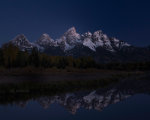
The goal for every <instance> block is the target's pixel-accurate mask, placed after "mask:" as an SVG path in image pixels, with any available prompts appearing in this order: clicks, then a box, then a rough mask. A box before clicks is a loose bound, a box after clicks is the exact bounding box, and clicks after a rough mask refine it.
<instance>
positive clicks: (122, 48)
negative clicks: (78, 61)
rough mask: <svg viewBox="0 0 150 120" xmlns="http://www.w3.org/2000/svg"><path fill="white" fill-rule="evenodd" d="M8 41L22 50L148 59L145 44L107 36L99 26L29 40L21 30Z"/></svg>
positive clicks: (108, 58) (109, 59) (102, 58)
mask: <svg viewBox="0 0 150 120" xmlns="http://www.w3.org/2000/svg"><path fill="white" fill-rule="evenodd" d="M10 42H11V43H12V44H14V45H15V46H18V47H19V48H20V49H21V50H23V51H24V50H32V49H33V48H37V49H38V50H39V51H42V52H45V53H47V54H49V55H59V56H73V57H83V56H91V57H93V58H94V59H95V60H96V61H97V62H116V61H120V62H121V61H145V60H150V49H149V48H148V47H147V48H139V47H134V46H132V45H130V44H128V43H126V42H124V41H121V40H118V39H117V38H113V37H108V36H107V35H106V34H104V33H103V32H102V31H101V30H99V31H96V32H94V33H91V32H86V33H84V34H79V33H77V32H76V29H75V28H74V27H72V28H70V29H69V30H68V31H67V32H65V33H64V34H63V35H62V36H61V37H60V38H59V39H56V40H54V39H52V38H51V37H50V36H49V35H48V34H46V33H45V34H43V35H42V36H41V37H40V38H39V39H38V40H36V41H35V42H33V43H31V42H29V41H28V39H27V38H26V36H24V35H23V34H21V35H18V36H17V37H15V38H14V39H13V40H11V41H10Z"/></svg>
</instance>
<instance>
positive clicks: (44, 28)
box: [0, 0, 150, 46]
mask: <svg viewBox="0 0 150 120" xmlns="http://www.w3.org/2000/svg"><path fill="white" fill-rule="evenodd" d="M72 26H74V27H76V29H77V32H79V33H84V32H87V31H91V32H94V31H96V30H99V29H101V30H103V32H104V33H106V34H108V35H109V36H112V37H117V38H118V39H120V40H124V41H126V42H129V43H130V44H133V45H137V46H147V45H150V0H0V45H1V44H3V43H5V42H7V41H9V40H11V39H13V38H14V37H15V36H16V35H17V34H20V33H23V34H25V35H26V36H27V38H28V39H29V40H30V41H35V40H37V39H38V38H39V37H40V36H41V34H43V33H48V34H49V35H50V36H51V37H52V38H59V37H60V36H61V35H62V34H63V33H64V32H65V31H66V30H67V29H68V28H70V27H72Z"/></svg>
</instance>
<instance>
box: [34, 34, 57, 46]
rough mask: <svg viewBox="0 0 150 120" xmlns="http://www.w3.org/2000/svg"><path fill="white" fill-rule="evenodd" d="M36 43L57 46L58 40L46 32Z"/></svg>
mask: <svg viewBox="0 0 150 120" xmlns="http://www.w3.org/2000/svg"><path fill="white" fill-rule="evenodd" d="M36 43H37V44H38V45H40V46H42V47H44V46H45V47H46V46H55V45H56V42H55V41H54V40H53V39H52V38H51V37H50V36H49V35H48V34H47V33H44V34H43V35H42V36H41V37H40V39H38V40H37V41H36Z"/></svg>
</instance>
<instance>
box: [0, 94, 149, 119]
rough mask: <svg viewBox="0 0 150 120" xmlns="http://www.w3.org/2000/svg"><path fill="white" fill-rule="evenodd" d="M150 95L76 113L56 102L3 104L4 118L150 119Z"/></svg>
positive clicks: (140, 95) (82, 109)
mask: <svg viewBox="0 0 150 120" xmlns="http://www.w3.org/2000/svg"><path fill="white" fill-rule="evenodd" d="M149 114H150V96H149V95H144V94H138V95H134V96H132V97H129V98H128V99H126V100H123V101H121V102H118V103H116V104H112V105H109V106H108V107H106V108H104V109H103V111H101V112H100V111H97V110H93V109H91V110H87V109H84V108H80V109H79V110H78V111H77V112H76V114H75V115H73V114H71V113H70V112H68V110H67V109H66V108H64V107H62V106H61V105H58V104H56V103H54V104H51V105H50V107H49V108H48V109H43V108H42V107H41V106H40V105H39V103H37V102H33V101H30V102H29V103H28V104H27V106H26V107H24V108H21V107H19V106H14V105H13V106H11V105H8V106H1V107H0V115H1V119H2V120H11V119H12V118H13V119H14V120H20V119H21V120H27V119H28V120H30V119H32V120H33V119H36V120H50V119H53V120H60V119H62V120H93V119H94V120H100V119H101V120H149V119H150V116H149Z"/></svg>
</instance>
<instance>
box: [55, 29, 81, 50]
mask: <svg viewBox="0 0 150 120" xmlns="http://www.w3.org/2000/svg"><path fill="white" fill-rule="evenodd" d="M80 40H81V36H80V34H78V33H77V32H76V29H75V27H72V28H70V29H68V31H67V32H65V33H64V35H63V36H62V37H61V38H60V39H58V40H57V42H58V44H59V45H60V46H61V47H62V48H63V49H64V51H67V50H70V49H73V48H74V47H75V46H76V45H77V44H78V43H80V42H81V41H80Z"/></svg>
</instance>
